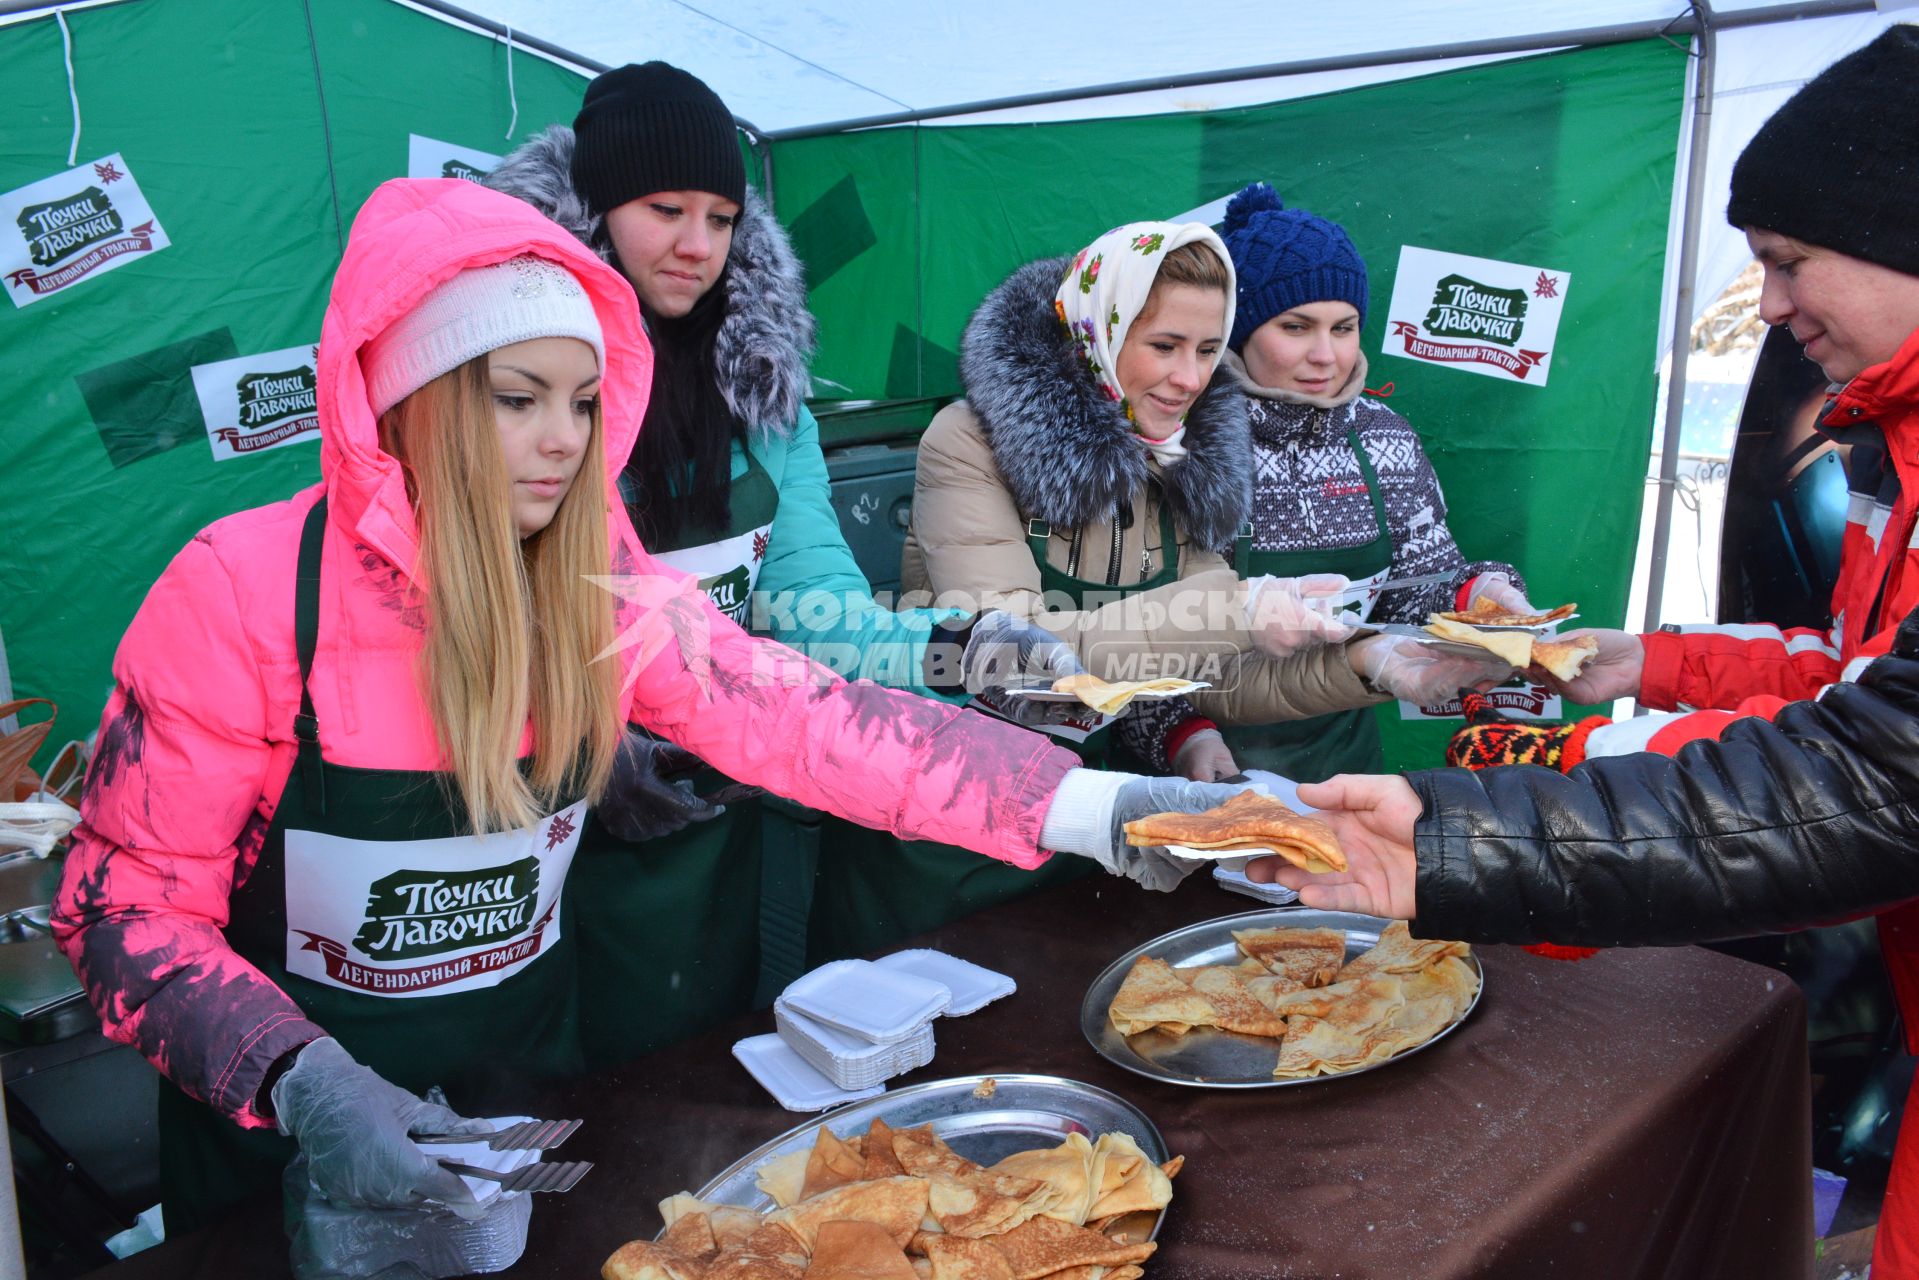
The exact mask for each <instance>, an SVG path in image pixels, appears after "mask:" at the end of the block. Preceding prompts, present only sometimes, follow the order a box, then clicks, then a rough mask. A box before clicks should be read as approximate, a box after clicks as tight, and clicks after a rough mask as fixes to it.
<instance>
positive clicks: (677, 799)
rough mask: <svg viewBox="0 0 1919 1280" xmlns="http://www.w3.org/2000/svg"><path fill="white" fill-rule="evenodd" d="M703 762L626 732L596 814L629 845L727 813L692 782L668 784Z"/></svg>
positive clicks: (683, 751) (670, 745)
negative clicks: (695, 789) (701, 794)
mask: <svg viewBox="0 0 1919 1280" xmlns="http://www.w3.org/2000/svg"><path fill="white" fill-rule="evenodd" d="M699 765H700V758H699V757H698V756H696V755H694V754H693V753H692V752H691V751H688V750H687V749H686V748H685V747H679V746H675V745H674V744H673V743H670V742H662V741H660V740H659V739H658V738H653V737H649V736H647V735H646V734H644V733H639V732H637V731H635V730H632V729H628V730H627V731H626V734H625V736H623V737H622V738H621V739H620V750H619V754H618V755H616V756H615V757H614V758H613V776H612V778H611V779H609V780H608V782H607V784H606V794H605V795H604V796H602V797H601V799H600V805H599V808H598V810H597V812H598V814H599V816H600V823H601V825H603V826H605V828H606V829H607V830H608V831H610V832H612V833H613V834H614V835H615V836H618V837H619V838H620V839H622V840H626V841H629V842H631V841H639V840H657V839H659V838H660V837H661V836H669V835H672V834H673V833H674V832H675V831H678V830H679V829H680V828H681V827H684V826H686V825H687V824H688V823H692V822H706V821H708V820H710V819H713V818H717V817H719V816H720V815H721V814H722V813H725V812H726V807H725V806H724V805H716V804H708V803H707V802H706V801H705V800H703V799H701V798H700V797H699V796H696V795H694V794H693V780H692V779H691V778H680V779H678V780H677V781H668V779H669V778H670V777H671V776H672V775H674V774H682V773H691V772H692V771H693V770H695V769H697V768H698V767H699Z"/></svg>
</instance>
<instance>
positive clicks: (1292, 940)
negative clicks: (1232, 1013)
mask: <svg viewBox="0 0 1919 1280" xmlns="http://www.w3.org/2000/svg"><path fill="white" fill-rule="evenodd" d="M1233 941H1234V942H1236V943H1238V944H1239V949H1240V951H1241V953H1243V954H1244V955H1245V956H1246V957H1247V958H1248V959H1250V960H1252V961H1253V962H1254V963H1256V964H1258V965H1259V966H1260V967H1262V968H1263V969H1265V970H1266V972H1268V973H1270V974H1272V975H1273V976H1274V977H1276V978H1280V979H1282V980H1284V981H1287V982H1291V983H1293V984H1295V989H1297V988H1298V987H1320V986H1324V985H1326V984H1327V983H1329V982H1331V981H1332V980H1333V977H1334V975H1336V974H1337V973H1338V972H1339V969H1340V966H1341V965H1343V964H1345V963H1346V931H1345V930H1344V929H1235V930H1233ZM1267 989H1269V990H1270V985H1269V986H1268V988H1267ZM1258 990H1259V988H1255V991H1258Z"/></svg>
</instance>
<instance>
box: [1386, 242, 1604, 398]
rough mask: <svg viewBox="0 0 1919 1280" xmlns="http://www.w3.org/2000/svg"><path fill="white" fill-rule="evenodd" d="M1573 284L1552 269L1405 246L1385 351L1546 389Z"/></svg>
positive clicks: (1389, 314) (1389, 318)
mask: <svg viewBox="0 0 1919 1280" xmlns="http://www.w3.org/2000/svg"><path fill="white" fill-rule="evenodd" d="M1570 280H1571V277H1570V276H1568V275H1567V274H1566V273H1565V272H1564V271H1554V270H1552V269H1550V268H1547V267H1530V266H1523V265H1521V264H1520V263H1517V262H1500V261H1498V260H1497V259H1494V258H1474V257H1469V256H1467V255H1465V254H1462V253H1441V252H1439V251H1438V250H1436V249H1418V248H1414V247H1413V246H1412V245H1401V246H1400V249H1399V275H1398V276H1397V277H1396V278H1395V279H1394V281H1393V305H1392V309H1391V310H1390V311H1388V312H1387V313H1386V333H1385V336H1384V337H1383V339H1382V340H1381V345H1380V350H1381V353H1382V354H1384V355H1389V356H1401V357H1404V358H1406V359H1409V360H1418V361H1421V362H1422V363H1425V364H1442V365H1446V366H1448V367H1450V368H1454V369H1459V370H1463V371H1464V372H1466V373H1477V374H1483V375H1484V376H1486V377H1488V378H1502V379H1511V380H1515V381H1518V382H1520V383H1523V384H1524V385H1526V386H1529V387H1543V386H1545V385H1546V375H1547V373H1548V372H1549V371H1550V369H1551V366H1552V358H1553V343H1554V342H1555V341H1556V340H1557V339H1558V336H1559V312H1560V309H1561V308H1562V307H1563V306H1565V302H1566V286H1567V284H1568V282H1569V281H1570Z"/></svg>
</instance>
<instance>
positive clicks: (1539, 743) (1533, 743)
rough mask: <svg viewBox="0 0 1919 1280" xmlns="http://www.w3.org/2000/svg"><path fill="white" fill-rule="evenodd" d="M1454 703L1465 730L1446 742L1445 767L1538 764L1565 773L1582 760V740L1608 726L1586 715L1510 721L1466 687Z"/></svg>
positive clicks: (1478, 694) (1584, 751)
mask: <svg viewBox="0 0 1919 1280" xmlns="http://www.w3.org/2000/svg"><path fill="white" fill-rule="evenodd" d="M1459 705H1460V709H1461V710H1462V711H1464V712H1465V715H1466V727H1465V728H1463V729H1461V730H1460V731H1459V732H1458V733H1455V734H1454V735H1453V736H1452V741H1450V742H1448V743H1447V744H1446V763H1447V764H1450V765H1454V766H1457V767H1459V768H1464V769H1490V768H1492V767H1493V766H1495V765H1502V764H1542V765H1545V766H1546V767H1547V768H1548V769H1557V770H1559V771H1560V772H1561V773H1570V772H1572V769H1573V766H1574V765H1576V764H1578V763H1580V762H1581V761H1582V760H1584V759H1585V758H1586V738H1587V737H1588V736H1589V735H1590V734H1591V733H1592V731H1593V730H1594V729H1596V728H1597V727H1599V726H1600V725H1602V724H1611V723H1612V721H1611V720H1608V719H1607V718H1606V717H1605V716H1587V717H1586V718H1585V719H1584V720H1581V721H1579V722H1578V723H1577V724H1556V723H1554V722H1551V721H1544V722H1541V721H1530V722H1529V721H1524V720H1513V719H1510V718H1509V717H1507V716H1504V715H1502V714H1500V712H1499V711H1498V710H1496V709H1495V708H1494V707H1493V705H1492V703H1490V702H1488V701H1487V700H1486V696H1485V695H1484V694H1480V693H1474V692H1473V691H1472V690H1470V689H1462V690H1460V693H1459Z"/></svg>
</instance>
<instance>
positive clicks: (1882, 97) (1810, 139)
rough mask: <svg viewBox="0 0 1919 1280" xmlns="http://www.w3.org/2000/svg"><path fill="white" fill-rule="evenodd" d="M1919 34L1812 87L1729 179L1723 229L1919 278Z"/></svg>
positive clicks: (1824, 74)
mask: <svg viewBox="0 0 1919 1280" xmlns="http://www.w3.org/2000/svg"><path fill="white" fill-rule="evenodd" d="M1916 211H1919V27H1914V26H1909V25H1901V26H1895V27H1891V28H1889V29H1887V30H1886V31H1885V32H1884V33H1883V34H1881V35H1880V36H1879V38H1878V39H1876V40H1874V41H1873V42H1872V43H1871V44H1869V45H1867V46H1865V47H1864V48H1863V49H1856V50H1854V51H1853V52H1851V53H1849V54H1847V55H1846V56H1845V57H1843V58H1841V59H1840V60H1839V61H1837V62H1835V63H1833V64H1832V65H1831V66H1830V67H1827V68H1826V69H1825V70H1824V71H1821V72H1820V73H1819V74H1818V75H1817V76H1815V77H1814V78H1813V79H1811V80H1809V81H1807V82H1806V85H1805V87H1804V88H1802V89H1800V90H1799V92H1798V93H1795V94H1793V95H1792V97H1791V98H1789V99H1787V101H1786V105H1785V106H1783V107H1781V108H1779V110H1778V111H1776V112H1774V113H1773V116H1772V118H1771V119H1770V120H1768V121H1766V123H1765V124H1764V125H1762V126H1760V129H1759V132H1758V133H1757V134H1755V135H1754V136H1753V140H1752V141H1751V142H1750V143H1749V144H1747V146H1746V149H1745V151H1743V152H1742V153H1740V156H1739V162H1738V163H1737V164H1735V165H1734V166H1733V170H1732V200H1731V201H1730V202H1729V203H1728V204H1727V206H1726V220H1727V221H1728V222H1730V223H1732V225H1733V226H1735V227H1740V228H1747V227H1758V228H1760V229H1761V230H1764V231H1775V232H1778V233H1779V234H1780V235H1785V236H1791V237H1792V238H1793V239H1795V240H1802V241H1804V242H1805V243H1807V244H1814V245H1818V246H1820V247H1821V248H1825V249H1832V250H1836V251H1837V252H1839V253H1843V254H1848V255H1850V256H1851V257H1854V258H1863V259H1864V260H1865V261H1867V262H1876V263H1878V264H1879V265H1880V266H1882V267H1891V268H1892V269H1893V270H1894V271H1903V272H1905V273H1907V274H1908V275H1919V212H1916Z"/></svg>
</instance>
